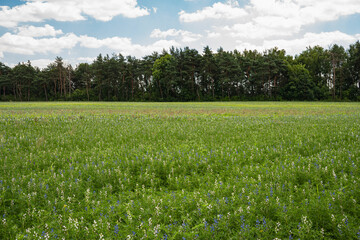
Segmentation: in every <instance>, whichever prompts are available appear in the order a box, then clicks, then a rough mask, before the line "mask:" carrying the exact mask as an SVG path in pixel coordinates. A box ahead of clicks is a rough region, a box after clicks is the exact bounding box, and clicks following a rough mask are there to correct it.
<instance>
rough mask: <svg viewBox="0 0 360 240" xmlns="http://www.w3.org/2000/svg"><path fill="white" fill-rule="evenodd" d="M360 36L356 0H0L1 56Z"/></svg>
mask: <svg viewBox="0 0 360 240" xmlns="http://www.w3.org/2000/svg"><path fill="white" fill-rule="evenodd" d="M358 40H360V1H359V0H238V1H235V0H0V62H2V63H4V64H6V65H8V66H14V65H16V64H18V63H19V62H27V61H28V60H30V61H31V62H32V65H34V66H38V67H39V68H44V67H46V66H47V65H48V64H49V63H51V62H54V60H55V58H56V57H57V56H60V57H62V58H63V59H64V61H65V62H66V63H69V64H72V65H73V66H74V67H75V66H76V64H78V63H80V62H88V63H91V62H92V61H93V60H94V59H95V58H96V57H97V56H98V55H99V54H100V53H101V54H103V55H105V54H109V55H111V54H118V53H121V54H123V55H124V56H127V55H131V56H135V57H137V58H141V57H144V56H146V55H149V54H151V53H153V52H154V51H157V52H161V51H162V50H163V49H165V50H168V49H169V48H170V47H171V46H174V47H178V48H184V47H186V46H188V47H190V48H195V49H197V50H198V51H199V52H200V53H201V52H202V51H203V49H204V47H205V46H209V47H210V48H211V49H212V50H213V51H214V52H216V51H217V50H218V49H219V48H220V47H222V48H223V49H224V50H228V51H232V50H235V49H237V50H239V51H243V50H245V49H247V50H254V49H256V50H258V51H264V50H266V49H271V48H273V47H278V48H280V49H285V50H286V52H287V54H290V55H296V54H299V53H301V51H303V50H305V49H306V48H307V47H309V46H316V45H319V46H322V47H324V48H329V47H331V46H332V45H333V44H339V45H342V46H344V47H345V48H348V46H349V45H350V44H353V43H355V42H356V41H358Z"/></svg>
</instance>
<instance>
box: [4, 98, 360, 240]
mask: <svg viewBox="0 0 360 240" xmlns="http://www.w3.org/2000/svg"><path fill="white" fill-rule="evenodd" d="M359 165H360V104H359V103H318V102H310V103H304V102H301V103H300V102H294V103H293V102H279V103H277V102H226V103H224V102H217V103H68V102H56V103H0V166H1V167H0V214H1V215H0V218H1V222H0V239H15V238H17V239H40V238H44V239H56V238H57V239H62V238H65V239H85V238H87V239H126V238H130V239H142V238H143V239H210V238H213V239H275V238H278V239H299V238H300V239H360V204H359V203H360V184H359V183H360V169H359Z"/></svg>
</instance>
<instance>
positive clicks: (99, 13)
mask: <svg viewBox="0 0 360 240" xmlns="http://www.w3.org/2000/svg"><path fill="white" fill-rule="evenodd" d="M25 1H26V3H25V4H22V5H18V6H15V7H13V8H10V7H7V6H5V7H2V9H1V10H0V26H3V27H8V28H9V27H16V26H17V25H18V23H21V22H42V21H44V20H47V19H54V20H56V21H79V20H85V19H86V18H85V16H84V15H89V16H91V17H93V18H95V19H97V20H100V21H110V20H111V19H112V18H113V17H115V16H118V15H122V16H124V17H127V18H136V17H140V16H145V15H148V14H149V10H148V9H146V8H141V7H139V6H138V5H137V0H102V1H98V0H86V1H84V0H25Z"/></svg>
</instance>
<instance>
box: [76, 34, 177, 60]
mask: <svg viewBox="0 0 360 240" xmlns="http://www.w3.org/2000/svg"><path fill="white" fill-rule="evenodd" d="M79 42H80V46H82V47H86V48H104V47H105V48H108V49H111V50H113V51H117V52H120V53H121V54H123V55H133V56H136V57H143V56H145V55H148V54H151V53H152V52H154V51H157V52H160V51H162V50H163V49H169V48H170V47H172V46H175V47H176V46H180V44H179V43H178V42H176V41H175V40H159V41H156V42H154V43H152V44H150V45H140V44H134V43H132V41H131V39H130V38H120V37H112V38H104V39H97V38H94V37H89V36H80V41H79Z"/></svg>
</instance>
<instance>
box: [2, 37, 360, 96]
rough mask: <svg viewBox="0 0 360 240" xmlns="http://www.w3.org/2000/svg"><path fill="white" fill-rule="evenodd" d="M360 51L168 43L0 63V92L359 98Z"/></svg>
mask: <svg viewBox="0 0 360 240" xmlns="http://www.w3.org/2000/svg"><path fill="white" fill-rule="evenodd" d="M359 49H360V43H359V42H356V43H355V44H352V45H350V47H349V49H348V50H345V48H344V47H342V46H339V45H336V44H335V45H333V46H331V47H330V48H329V49H324V48H322V47H320V46H315V47H309V48H307V49H306V50H305V51H303V52H301V53H300V54H299V55H298V56H295V58H293V57H292V56H289V55H286V52H285V50H280V49H278V48H272V49H269V50H266V51H264V52H262V53H261V52H258V51H256V50H254V51H251V50H250V51H249V50H245V51H243V52H239V51H237V50H234V51H225V50H224V49H222V48H220V49H218V51H216V52H213V51H212V50H211V49H210V48H209V47H205V48H204V49H203V52H202V54H200V53H199V52H198V51H197V50H196V49H190V48H189V47H185V48H184V49H181V48H180V49H179V48H174V47H172V48H170V49H169V51H166V50H163V51H162V53H161V54H159V53H157V52H154V53H153V54H151V55H148V56H145V57H143V58H142V59H137V58H135V57H132V56H126V57H124V56H122V55H121V54H118V55H117V54H113V55H112V56H109V55H105V56H103V55H101V54H99V56H98V57H97V58H96V59H95V60H94V61H93V63H91V64H88V63H81V64H79V65H78V66H77V67H76V68H75V69H73V68H72V67H71V65H67V64H65V63H64V62H63V60H62V58H61V57H56V59H55V61H54V62H53V63H51V64H49V65H48V66H47V67H46V68H45V69H42V70H39V69H35V68H33V67H32V66H31V63H30V62H28V63H27V64H19V65H18V66H15V67H14V68H13V69H11V68H9V67H6V66H5V65H4V64H2V63H0V95H1V99H2V100H11V99H13V100H17V101H25V100H26V101H30V100H46V101H48V100H78V101H84V100H87V101H167V102H173V101H177V102H182V101H216V100H221V101H234V100H235V101H236V100H242V101H243V100H256V101H259V100H260V101H261V100H267V101H268V100H271V101H280V100H282V99H285V100H292V101H294V100H325V101H328V100H332V101H358V99H359V94H360V90H359V89H360V78H359V76H360V74H359V73H360V58H359V52H360V50H359ZM297 73H299V76H297V75H296V74H297ZM84 92H85V93H86V94H83V93H84ZM80 93H82V94H80Z"/></svg>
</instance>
